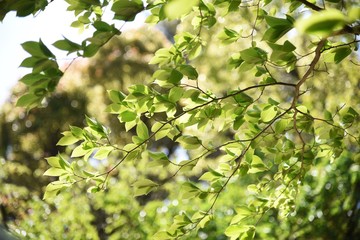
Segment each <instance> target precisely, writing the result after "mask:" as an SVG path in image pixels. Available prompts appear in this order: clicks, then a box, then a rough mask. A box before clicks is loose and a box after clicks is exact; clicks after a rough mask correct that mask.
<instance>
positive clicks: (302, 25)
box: [295, 8, 347, 37]
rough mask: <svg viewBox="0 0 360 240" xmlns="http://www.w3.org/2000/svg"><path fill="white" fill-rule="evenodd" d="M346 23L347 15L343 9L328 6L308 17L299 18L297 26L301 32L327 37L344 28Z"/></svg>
mask: <svg viewBox="0 0 360 240" xmlns="http://www.w3.org/2000/svg"><path fill="white" fill-rule="evenodd" d="M346 24H347V21H346V16H345V15H344V14H343V13H342V12H341V11H339V10H337V9H333V8H327V9H326V10H323V11H320V12H316V13H313V14H312V15H311V16H310V17H308V18H303V19H300V20H298V21H297V22H296V24H295V26H296V28H297V29H298V30H299V31H300V32H303V33H307V34H315V35H319V36H322V37H326V36H329V35H331V34H332V33H333V32H335V31H338V30H340V29H342V28H343V27H344V26H345V25H346Z"/></svg>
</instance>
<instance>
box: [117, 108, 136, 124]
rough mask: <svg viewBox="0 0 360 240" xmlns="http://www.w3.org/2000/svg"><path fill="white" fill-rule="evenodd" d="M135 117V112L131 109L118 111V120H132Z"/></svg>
mask: <svg viewBox="0 0 360 240" xmlns="http://www.w3.org/2000/svg"><path fill="white" fill-rule="evenodd" d="M136 118H137V114H136V113H135V112H132V111H128V110H126V111H124V112H122V113H120V120H121V121H122V122H132V121H134V120H135V119H136Z"/></svg>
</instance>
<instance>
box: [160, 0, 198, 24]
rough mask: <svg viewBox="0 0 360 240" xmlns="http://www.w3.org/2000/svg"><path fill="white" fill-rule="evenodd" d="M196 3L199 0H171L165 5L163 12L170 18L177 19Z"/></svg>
mask: <svg viewBox="0 0 360 240" xmlns="http://www.w3.org/2000/svg"><path fill="white" fill-rule="evenodd" d="M198 4H199V0H172V1H169V2H168V3H167V4H166V5H165V14H166V16H167V18H168V19H170V20H172V19H177V18H179V17H181V16H182V15H186V14H188V13H189V12H190V11H191V10H192V8H193V7H194V6H196V5H198Z"/></svg>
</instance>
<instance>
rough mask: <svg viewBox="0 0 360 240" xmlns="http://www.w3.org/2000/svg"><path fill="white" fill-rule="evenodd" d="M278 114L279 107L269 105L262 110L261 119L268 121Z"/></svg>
mask: <svg viewBox="0 0 360 240" xmlns="http://www.w3.org/2000/svg"><path fill="white" fill-rule="evenodd" d="M276 114H277V108H276V107H275V106H268V107H266V108H265V109H264V110H263V111H262V112H261V115H260V116H261V120H262V121H263V122H265V123H268V122H270V121H271V120H273V119H274V118H275V116H276Z"/></svg>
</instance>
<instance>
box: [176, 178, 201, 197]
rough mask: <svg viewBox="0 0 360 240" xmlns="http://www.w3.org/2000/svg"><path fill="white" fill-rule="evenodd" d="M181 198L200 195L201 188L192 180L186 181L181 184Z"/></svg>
mask: <svg viewBox="0 0 360 240" xmlns="http://www.w3.org/2000/svg"><path fill="white" fill-rule="evenodd" d="M180 192H181V198H182V199H190V198H194V197H196V196H198V195H199V194H200V193H201V190H200V189H199V188H198V187H197V186H195V185H194V184H193V183H191V182H186V183H184V184H183V185H181V190H180Z"/></svg>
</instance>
